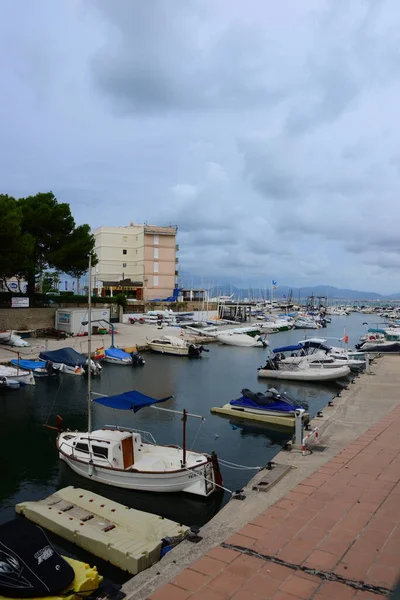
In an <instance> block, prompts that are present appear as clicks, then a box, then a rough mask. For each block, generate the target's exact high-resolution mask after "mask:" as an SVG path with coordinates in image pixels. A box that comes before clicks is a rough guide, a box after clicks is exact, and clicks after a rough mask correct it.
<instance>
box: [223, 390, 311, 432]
mask: <svg viewBox="0 0 400 600" xmlns="http://www.w3.org/2000/svg"><path fill="white" fill-rule="evenodd" d="M300 408H301V409H303V408H304V407H303V405H302V404H301V403H300V402H298V401H297V400H295V399H294V398H291V397H290V396H289V395H288V394H286V393H285V392H282V393H280V392H278V391H277V390H276V389H275V388H270V389H269V390H267V391H266V392H264V393H261V392H252V391H251V390H249V389H246V388H245V389H243V390H242V395H241V397H240V398H238V399H236V400H231V401H230V402H229V404H225V405H224V406H222V407H221V408H219V407H215V408H212V409H211V413H213V414H220V415H223V416H228V417H231V418H239V419H244V420H250V421H258V422H264V423H267V424H270V425H279V426H283V427H290V428H293V427H294V424H295V416H296V410H298V409H300ZM309 419H310V417H309V414H308V413H307V412H305V413H303V416H302V420H303V422H304V423H308V421H309Z"/></svg>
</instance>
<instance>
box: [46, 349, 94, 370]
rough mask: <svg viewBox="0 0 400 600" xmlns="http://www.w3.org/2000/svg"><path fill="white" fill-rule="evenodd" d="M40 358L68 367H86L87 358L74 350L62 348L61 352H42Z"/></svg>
mask: <svg viewBox="0 0 400 600" xmlns="http://www.w3.org/2000/svg"><path fill="white" fill-rule="evenodd" d="M39 358H41V359H42V360H51V362H53V363H61V364H64V365H68V366H69V367H83V366H84V365H86V356H83V354H79V352H77V351H76V350H74V349H73V348H60V349H59V350H49V351H47V352H41V353H40V354H39Z"/></svg>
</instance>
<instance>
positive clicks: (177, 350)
mask: <svg viewBox="0 0 400 600" xmlns="http://www.w3.org/2000/svg"><path fill="white" fill-rule="evenodd" d="M148 346H149V348H150V350H152V351H153V352H158V353H160V354H173V355H174V356H189V357H190V358H196V357H199V356H200V355H201V353H202V352H203V351H204V352H208V350H206V349H205V348H203V346H197V345H196V344H192V343H191V342H187V341H186V340H184V339H182V338H180V337H177V336H173V335H163V336H160V337H159V338H155V339H154V340H152V341H151V342H149V343H148Z"/></svg>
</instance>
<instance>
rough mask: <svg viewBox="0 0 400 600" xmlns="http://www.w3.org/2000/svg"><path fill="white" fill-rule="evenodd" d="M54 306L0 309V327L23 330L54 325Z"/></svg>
mask: <svg viewBox="0 0 400 600" xmlns="http://www.w3.org/2000/svg"><path fill="white" fill-rule="evenodd" d="M55 312H56V309H55V308H53V307H52V308H3V309H1V310H0V329H13V330H17V331H24V330H26V329H42V328H45V327H54V318H55V317H54V315H55Z"/></svg>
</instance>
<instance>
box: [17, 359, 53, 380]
mask: <svg viewBox="0 0 400 600" xmlns="http://www.w3.org/2000/svg"><path fill="white" fill-rule="evenodd" d="M10 364H12V365H13V366H14V367H17V368H19V369H24V370H25V371H32V373H33V375H34V377H49V376H50V375H57V374H58V370H57V369H53V365H52V363H51V362H50V361H47V362H46V361H44V360H24V359H22V358H13V359H12V360H10Z"/></svg>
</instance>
